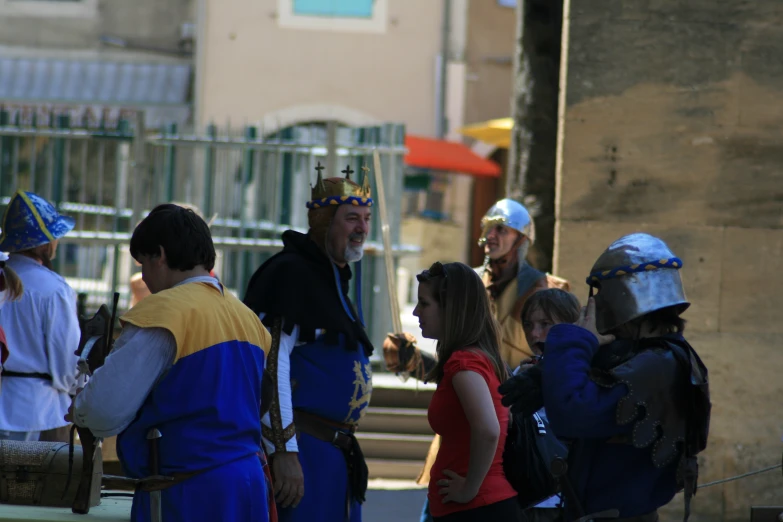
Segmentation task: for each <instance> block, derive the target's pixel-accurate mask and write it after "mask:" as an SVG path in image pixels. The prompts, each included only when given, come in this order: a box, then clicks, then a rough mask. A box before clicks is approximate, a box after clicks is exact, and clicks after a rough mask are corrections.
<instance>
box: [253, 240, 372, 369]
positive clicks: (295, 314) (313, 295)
mask: <svg viewBox="0 0 783 522" xmlns="http://www.w3.org/2000/svg"><path fill="white" fill-rule="evenodd" d="M283 245H284V246H283V250H282V251H281V252H279V253H277V254H275V255H274V256H272V257H271V258H270V259H269V260H268V261H267V262H266V263H264V264H263V265H261V267H260V268H259V269H258V270H256V272H255V273H254V274H253V277H251V278H250V283H248V286H247V291H246V292H245V298H244V301H243V302H244V303H245V305H247V306H248V307H249V308H250V309H251V310H253V311H254V312H255V313H256V314H260V313H264V314H265V315H264V320H263V322H264V324H265V325H266V326H267V328H271V325H272V322H273V320H274V319H275V318H277V317H282V318H283V331H284V332H285V333H287V334H289V335H290V334H291V332H292V331H293V329H294V326H296V325H298V326H299V340H300V341H302V342H312V341H315V331H316V330H317V329H323V330H325V331H326V338H325V342H326V344H331V345H338V344H340V337H343V339H344V341H345V348H346V349H347V350H357V349H358V348H359V344H361V345H362V347H363V348H364V351H365V353H366V354H367V356H368V357H369V356H370V355H371V354H372V351H373V346H372V343H371V342H370V339H369V338H368V337H367V332H366V331H365V329H364V326H363V325H362V324H361V322H359V320H358V318H359V316H358V314H357V313H356V308H355V307H354V306H353V303H351V299H350V297H349V296H348V289H349V282H350V280H351V277H352V273H351V269H350V267H349V266H348V265H346V266H345V267H344V268H338V271H339V275H340V288H337V284H336V282H335V277H334V273H333V270H332V266H333V265H332V262H331V260H329V258H328V257H326V255H325V254H324V253H323V251H321V249H319V248H318V246H317V245H316V244H315V243H314V242H313V241H312V240H311V239H310V238H309V237H308V236H307V235H306V234H302V233H300V232H295V231H293V230H286V231H285V232H284V233H283ZM338 292H342V294H343V296H344V299H345V301H346V304H347V305H348V306H349V307H350V309H351V312H352V314H353V316H354V317H355V318H356V320H352V319H351V318H350V317H349V315H348V314H347V313H346V312H345V310H344V309H343V305H342V303H341V302H340V294H338ZM339 334H342V336H340V335H339Z"/></svg>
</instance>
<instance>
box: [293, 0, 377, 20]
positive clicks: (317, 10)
mask: <svg viewBox="0 0 783 522" xmlns="http://www.w3.org/2000/svg"><path fill="white" fill-rule="evenodd" d="M292 3H293V5H294V14H295V15H300V16H323V17H329V18H372V12H373V3H374V0H293V1H292Z"/></svg>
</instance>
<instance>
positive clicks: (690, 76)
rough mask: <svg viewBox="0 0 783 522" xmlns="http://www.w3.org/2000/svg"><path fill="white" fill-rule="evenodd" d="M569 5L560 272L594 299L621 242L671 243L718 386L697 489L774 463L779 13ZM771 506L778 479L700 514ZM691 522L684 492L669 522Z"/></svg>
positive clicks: (672, 3)
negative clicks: (599, 277)
mask: <svg viewBox="0 0 783 522" xmlns="http://www.w3.org/2000/svg"><path fill="white" fill-rule="evenodd" d="M566 3H567V4H570V6H569V7H570V12H569V14H568V15H567V17H566V24H565V25H564V29H565V32H566V35H565V39H564V41H567V52H564V58H563V71H564V75H563V77H562V80H561V81H562V89H561V96H562V97H561V104H560V133H559V137H560V144H559V149H560V150H559V155H558V161H559V168H558V205H557V217H558V220H557V237H556V247H555V248H556V251H555V270H556V273H558V274H559V275H561V276H563V277H566V278H568V279H570V280H571V281H573V282H574V283H573V288H574V289H575V291H576V292H577V294H578V296H579V298H580V299H581V300H582V301H583V302H584V300H585V299H586V298H587V286H586V285H583V284H582V282H583V281H584V280H585V277H586V276H587V274H588V273H589V270H590V267H591V265H592V263H593V261H594V260H595V259H596V257H597V256H598V255H599V254H600V253H601V252H602V250H603V249H604V248H606V247H607V246H608V245H609V244H610V243H611V242H612V241H614V240H615V239H617V238H618V237H620V236H621V235H624V234H627V233H631V232H635V231H644V232H648V233H651V234H655V235H658V236H660V237H662V238H663V239H664V240H666V241H667V242H668V243H669V245H670V246H671V247H672V249H673V250H674V252H675V253H676V254H678V255H679V256H680V257H681V258H682V259H683V263H684V267H683V269H682V275H683V279H684V283H685V287H686V292H687V295H688V297H689V299H690V301H691V302H692V306H691V308H690V309H689V310H688V311H687V312H686V313H685V315H684V317H685V318H686V319H687V321H688V323H687V326H686V335H687V336H688V339H689V340H690V342H691V343H692V344H693V346H694V347H695V348H696V350H697V351H698V352H699V354H700V355H701V357H702V359H703V360H704V362H705V364H706V365H707V366H708V368H709V371H710V378H711V393H712V400H713V412H712V429H711V434H710V440H709V447H708V448H707V450H706V452H705V453H704V455H703V458H701V459H700V461H701V477H700V483H702V484H704V483H707V482H710V481H714V480H718V479H722V478H725V477H729V476H733V475H738V474H741V473H745V472H749V471H754V470H757V469H760V468H763V467H766V466H772V465H775V464H780V455H781V449H782V447H781V435H783V414H782V413H781V408H780V402H781V400H780V398H781V396H782V395H783V383H782V381H781V379H780V375H781V372H783V355H781V353H780V346H781V345H783V322H782V321H780V318H779V315H780V310H782V309H783V271H782V270H781V269H782V268H783V266H782V262H781V259H783V258H782V257H781V253H783V230H782V229H783V179H782V178H781V175H780V171H781V167H782V166H783V154H782V153H781V150H783V138H782V137H783V134H782V133H781V130H783V110H782V109H781V107H783V66H782V65H781V62H780V60H779V58H778V57H779V56H780V55H781V52H783V43H782V42H783V30H781V27H782V25H781V22H783V5H781V3H780V2H777V1H775V0H761V1H757V2H752V3H746V4H742V5H739V4H736V5H735V4H732V7H731V8H729V9H727V5H726V4H721V3H718V2H695V3H683V2H679V1H676V0H662V1H659V2H654V3H653V2H635V1H627V2H622V3H618V2H614V1H608V0H596V1H594V2H591V3H590V5H589V6H588V5H587V4H583V3H580V2H566ZM567 11H569V10H567ZM763 505H778V506H780V505H783V479H781V477H780V472H779V471H775V472H770V473H766V474H761V475H757V476H753V477H749V478H744V479H741V480H739V481H736V482H730V483H726V484H721V485H716V486H713V487H710V488H707V489H704V490H702V491H699V494H698V495H697V496H696V497H695V499H694V504H693V509H694V513H693V515H692V516H691V520H693V521H696V522H697V521H710V522H713V521H721V520H723V521H729V520H730V521H738V522H739V521H747V520H750V507H751V506H763ZM681 519H682V499H681V498H680V497H679V496H678V497H677V498H676V499H675V500H674V501H673V502H672V503H671V504H670V506H668V507H667V508H666V510H665V513H664V515H663V517H662V520H667V521H668V520H672V521H673V520H681Z"/></svg>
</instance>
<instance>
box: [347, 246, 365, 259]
mask: <svg viewBox="0 0 783 522" xmlns="http://www.w3.org/2000/svg"><path fill="white" fill-rule="evenodd" d="M362 256H364V246H360V247H352V246H346V247H345V262H346V263H356V262H357V261H361V260H362Z"/></svg>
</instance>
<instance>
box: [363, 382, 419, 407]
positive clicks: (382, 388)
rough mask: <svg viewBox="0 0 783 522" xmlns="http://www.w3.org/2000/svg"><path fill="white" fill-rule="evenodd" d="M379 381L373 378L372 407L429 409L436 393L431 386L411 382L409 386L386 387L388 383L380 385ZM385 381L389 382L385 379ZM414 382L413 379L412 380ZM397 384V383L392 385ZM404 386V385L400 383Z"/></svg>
mask: <svg viewBox="0 0 783 522" xmlns="http://www.w3.org/2000/svg"><path fill="white" fill-rule="evenodd" d="M377 380H378V379H376V378H373V386H372V398H371V399H370V405H371V406H376V407H381V408H414V409H425V410H426V409H427V407H428V406H429V405H430V400H431V399H432V394H433V393H434V392H435V387H434V386H433V385H431V384H424V383H418V389H417V387H416V384H417V383H415V382H414V383H411V382H410V380H409V381H408V382H407V383H405V384H407V385H408V386H405V387H403V386H393V385H392V386H386V384H387V383H386V382H382V383H378V382H377ZM384 380H389V379H388V378H387V379H384ZM411 380H412V379H411ZM391 384H395V383H391ZM400 384H402V383H400Z"/></svg>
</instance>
